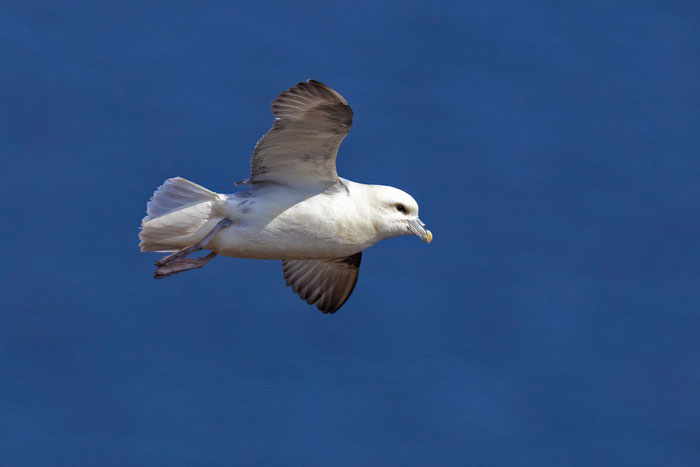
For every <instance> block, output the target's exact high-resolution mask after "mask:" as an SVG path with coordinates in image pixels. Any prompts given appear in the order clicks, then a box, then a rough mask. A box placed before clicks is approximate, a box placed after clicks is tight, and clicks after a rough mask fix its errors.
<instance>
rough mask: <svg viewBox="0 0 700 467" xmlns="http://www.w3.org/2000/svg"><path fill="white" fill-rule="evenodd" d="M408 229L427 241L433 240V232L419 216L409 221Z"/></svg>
mask: <svg viewBox="0 0 700 467" xmlns="http://www.w3.org/2000/svg"><path fill="white" fill-rule="evenodd" d="M408 230H409V231H410V232H411V233H412V234H413V235H415V236H417V237H420V239H421V240H423V241H424V242H425V243H430V242H431V241H432V240H433V233H432V232H431V231H430V230H426V228H425V224H424V223H423V222H421V220H420V219H418V218H417V217H416V218H415V219H412V220H410V221H408Z"/></svg>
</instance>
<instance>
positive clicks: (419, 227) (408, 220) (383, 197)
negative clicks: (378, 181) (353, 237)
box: [372, 185, 433, 243]
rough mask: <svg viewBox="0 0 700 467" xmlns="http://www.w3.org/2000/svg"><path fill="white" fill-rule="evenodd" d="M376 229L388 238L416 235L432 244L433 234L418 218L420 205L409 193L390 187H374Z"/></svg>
mask: <svg viewBox="0 0 700 467" xmlns="http://www.w3.org/2000/svg"><path fill="white" fill-rule="evenodd" d="M372 194H373V198H374V203H373V205H374V210H375V219H374V223H375V227H376V229H377V231H379V232H381V233H382V234H383V235H385V236H386V238H390V237H398V236H399V235H415V236H417V237H419V238H420V239H421V240H423V241H424V242H426V243H430V242H431V241H432V239H433V234H432V233H431V232H430V230H427V229H426V228H425V224H424V223H423V222H422V221H421V220H420V219H419V218H418V203H416V200H415V199H413V197H412V196H411V195H409V194H408V193H406V192H404V191H401V190H399V189H397V188H393V187H390V186H381V185H374V186H372Z"/></svg>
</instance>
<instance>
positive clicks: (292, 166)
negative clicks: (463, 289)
mask: <svg viewBox="0 0 700 467" xmlns="http://www.w3.org/2000/svg"><path fill="white" fill-rule="evenodd" d="M271 109H272V114H273V116H274V123H273V125H272V128H271V129H270V130H269V131H268V132H267V133H266V134H265V135H263V137H262V138H260V139H259V140H258V142H257V144H256V146H255V149H254V151H253V156H252V158H251V172H250V177H249V178H247V179H245V180H242V181H240V182H236V184H235V186H239V187H242V189H241V190H240V191H237V192H234V193H232V194H221V193H215V192H213V191H211V190H208V189H207V188H204V187H203V186H201V185H198V184H196V183H194V182H191V181H189V180H187V179H185V178H182V177H174V178H169V179H167V180H166V181H165V182H164V183H163V184H162V185H161V186H159V187H158V188H157V189H156V191H155V193H154V194H153V196H152V197H151V199H150V201H148V203H147V205H146V216H145V217H144V218H143V219H142V221H141V229H140V232H139V240H140V243H139V247H140V249H141V251H155V252H166V253H170V254H169V255H168V256H165V257H163V258H162V259H160V260H158V261H156V262H155V266H156V271H155V273H154V277H155V278H156V279H161V278H165V277H168V276H171V275H173V274H178V273H181V272H184V271H189V270H191V269H196V268H201V267H203V266H204V265H206V264H207V263H208V262H209V261H211V260H212V259H213V258H214V257H216V256H217V255H221V256H228V257H238V258H253V259H273V260H281V261H282V273H283V277H284V279H285V280H286V284H287V286H290V287H291V288H292V290H293V291H294V293H296V294H297V295H299V297H300V298H301V299H303V300H305V301H306V302H307V303H308V304H309V305H316V307H317V308H318V309H319V310H320V311H321V312H323V313H328V314H332V313H335V312H336V311H337V310H338V309H339V308H340V307H341V306H343V304H344V303H345V302H346V301H347V299H348V298H349V297H350V295H351V294H352V292H353V290H354V288H355V284H356V283H357V278H358V275H359V269H360V262H361V260H362V252H363V251H364V250H365V249H367V248H368V247H370V246H372V245H373V244H375V243H377V242H379V241H381V240H385V239H388V238H392V237H397V236H400V235H415V236H417V237H419V238H420V239H421V240H423V241H424V242H426V243H430V242H431V241H432V239H433V234H432V233H431V232H430V230H427V229H426V228H425V224H424V223H423V222H422V221H421V220H420V218H419V217H418V203H417V202H416V201H415V200H414V199H413V197H412V196H411V195H409V194H408V193H406V192H404V191H401V190H399V189H397V188H394V187H390V186H383V185H368V184H363V183H358V182H353V181H350V180H347V179H344V178H341V177H339V176H338V173H337V171H336V156H337V154H338V148H339V146H340V144H341V142H342V141H343V139H344V138H345V137H346V136H347V134H348V133H349V131H350V127H351V125H352V119H353V111H352V109H351V108H350V106H349V105H348V103H347V101H346V100H345V99H344V98H343V97H342V96H341V95H340V94H339V93H338V92H336V91H335V90H333V89H332V88H331V87H329V86H327V85H325V84H323V83H321V82H319V81H315V80H312V79H309V80H307V81H304V82H301V83H298V84H297V85H295V86H293V87H292V88H290V89H288V90H286V91H284V92H282V93H281V94H280V95H279V96H278V97H277V98H276V99H275V100H274V101H273V102H272V107H271ZM200 250H209V253H208V254H207V255H205V256H202V257H191V256H190V255H192V254H194V253H196V252H198V251H200Z"/></svg>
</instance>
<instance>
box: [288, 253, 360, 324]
mask: <svg viewBox="0 0 700 467" xmlns="http://www.w3.org/2000/svg"><path fill="white" fill-rule="evenodd" d="M361 261H362V252H359V253H355V254H354V255H351V256H348V257H346V258H338V259H330V260H318V259H306V260H283V261H282V272H283V274H284V278H285V279H286V281H287V285H288V286H291V287H292V290H293V291H294V293H296V294H297V295H299V297H301V298H302V300H306V303H308V304H309V305H313V304H316V307H317V308H318V309H319V310H321V311H322V312H324V313H335V312H336V311H337V310H338V309H339V308H340V307H341V306H343V304H344V303H345V302H346V301H347V299H348V298H349V297H350V294H352V291H353V289H354V288H355V284H356V283H357V277H358V276H359V274H360V262H361Z"/></svg>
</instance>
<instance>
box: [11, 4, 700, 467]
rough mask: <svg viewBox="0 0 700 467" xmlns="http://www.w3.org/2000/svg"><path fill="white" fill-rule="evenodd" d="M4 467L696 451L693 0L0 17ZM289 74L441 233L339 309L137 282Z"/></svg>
mask: <svg viewBox="0 0 700 467" xmlns="http://www.w3.org/2000/svg"><path fill="white" fill-rule="evenodd" d="M0 11H1V14H0V56H1V57H2V65H1V66H0V157H1V160H2V175H0V176H1V177H2V184H1V189H2V196H1V199H2V220H1V223H2V244H3V246H4V247H3V258H2V261H1V262H0V268H1V271H2V275H1V277H0V279H1V282H0V288H1V296H0V298H1V300H2V306H1V312H0V318H1V323H0V374H1V377H0V464H2V465H81V464H82V465H111V464H113V465H170V466H172V465H233V464H239V465H275V464H277V465H459V464H461V465H539V466H541V465H557V466H558V465H582V466H590V465H635V466H638V465H664V466H668V465H674V466H680V465H700V453H699V448H698V446H699V445H698V440H699V439H700V416H699V400H698V394H699V393H700V351H699V349H698V334H699V329H700V318H699V311H700V292H699V290H700V287H699V286H700V273H699V265H698V263H699V260H700V247H699V242H698V240H699V238H700V220H699V215H700V209H699V206H700V204H699V202H700V183H699V182H700V157H698V156H699V153H700V141H699V136H698V135H699V134H700V132H698V123H699V113H698V108H699V105H700V102H699V99H698V96H699V89H698V86H699V83H700V73H699V71H700V61H699V60H698V57H700V41H699V39H698V37H699V35H698V29H697V28H698V22H699V21H700V10H699V8H698V5H697V3H696V2H689V1H665V2H649V1H641V2H607V1H591V0H586V1H574V2H550V1H535V2H520V1H475V2H454V3H434V2H376V1H373V2H359V3H358V2H324V3H316V4H312V3H305V2H275V3H265V4H262V3H257V2H246V3H240V4H235V3H234V2H162V3H157V2H141V1H138V2H136V1H125V2H93V1H90V2H88V1H85V2H76V1H63V2H22V3H21V2H10V4H7V3H4V4H3V5H2V7H0ZM306 78H314V79H317V80H320V81H323V82H326V83H328V84H329V85H331V86H332V87H334V88H336V89H337V90H338V91H339V92H341V93H342V94H343V95H344V96H345V97H346V99H347V100H348V101H349V102H350V104H351V105H352V107H353V109H354V111H355V123H354V126H353V130H352V132H351V133H350V136H349V137H348V138H347V139H346V141H345V143H344V144H343V145H342V147H341V150H340V157H339V162H338V165H339V171H340V173H341V175H342V176H344V177H346V178H349V179H351V180H356V181H359V182H366V183H382V184H388V185H393V186H396V187H399V188H402V189H404V190H406V191H408V192H410V193H411V194H413V195H414V197H415V198H416V199H417V200H418V202H419V203H420V206H421V217H422V218H423V220H424V221H425V222H427V223H428V225H429V227H430V228H431V229H432V230H433V232H434V233H435V240H434V242H433V243H432V244H431V245H429V246H426V245H425V244H423V243H421V242H420V241H419V240H417V239H416V238H414V237H404V238H399V239H394V240H390V241H386V242H383V243H380V244H378V245H376V246H374V247H372V248H371V249H370V250H368V251H367V252H366V253H365V256H364V259H363V264H362V270H361V274H360V280H359V283H358V287H357V288H356V290H355V293H354V294H353V295H352V297H351V298H350V300H349V301H348V302H347V303H346V305H345V306H344V307H343V308H342V309H341V310H340V311H339V312H338V313H337V314H336V315H333V316H324V315H322V314H321V313H319V312H318V311H317V310H316V309H315V308H312V307H309V306H307V305H306V304H305V303H304V302H302V301H301V300H299V298H298V297H296V296H295V295H293V294H292V292H291V290H290V289H288V288H286V287H285V286H284V282H283V280H282V277H281V267H280V264H279V262H277V261H252V260H241V259H231V258H223V257H219V258H216V260H215V261H213V262H212V263H210V264H209V265H208V266H206V267H205V268H204V269H201V270H197V271H192V272H188V273H185V274H181V275H178V276H175V277H172V278H168V279H167V280H163V281H154V280H153V279H152V278H151V275H152V272H153V269H154V268H153V261H154V260H155V259H157V258H158V257H159V255H157V254H153V253H150V254H144V253H140V252H139V251H138V248H137V233H138V228H139V223H140V219H141V217H142V216H143V215H144V214H145V203H146V201H147V200H148V198H149V197H150V196H151V194H152V192H153V190H154V189H155V188H156V187H157V186H158V185H159V184H160V183H161V182H162V181H163V180H165V179H166V178H168V177H173V176H183V177H186V178H188V179H191V180H193V181H196V182H198V183H201V184H203V185H205V186H207V187H208V188H211V189H213V190H216V191H220V192H231V191H233V190H234V188H233V182H234V181H236V180H240V179H242V178H245V177H246V176H247V175H248V170H249V165H248V161H249V156H250V154H251V151H252V148H253V146H254V145H255V142H256V140H257V139H258V137H259V136H261V135H262V134H263V133H264V132H266V131H267V129H268V128H269V126H270V125H271V122H272V116H271V114H270V112H269V103H270V101H271V100H272V99H274V97H275V96H276V95H277V94H278V93H279V92H280V91H282V90H284V89H286V88H288V87H290V86H292V85H294V84H295V83H297V82H298V81H302V80H304V79H306Z"/></svg>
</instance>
